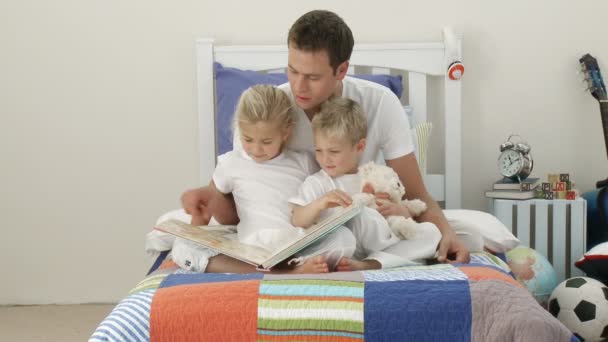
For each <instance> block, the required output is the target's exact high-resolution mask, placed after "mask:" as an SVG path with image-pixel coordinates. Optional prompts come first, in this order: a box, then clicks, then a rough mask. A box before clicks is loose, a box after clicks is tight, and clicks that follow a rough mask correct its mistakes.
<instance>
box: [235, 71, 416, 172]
mask: <svg viewBox="0 0 608 342" xmlns="http://www.w3.org/2000/svg"><path fill="white" fill-rule="evenodd" d="M279 89H281V90H283V91H284V92H285V93H287V95H289V97H290V98H291V99H292V101H293V94H292V92H291V88H290V87H289V83H285V84H282V85H280V86H279ZM342 97H345V98H349V99H352V100H355V101H357V103H359V105H360V106H361V107H362V108H363V113H364V114H365V115H366V117H367V144H366V146H365V151H364V152H363V155H362V156H361V158H360V160H359V165H362V164H365V163H367V162H370V161H375V160H376V159H377V157H378V153H379V152H380V151H382V155H383V156H384V159H386V160H391V159H396V158H399V157H403V156H405V155H407V154H409V153H411V152H414V143H413V140H412V136H411V134H410V124H409V121H408V119H407V116H406V114H405V111H404V110H403V106H402V105H401V103H400V102H399V99H398V98H397V96H395V94H393V92H391V91H390V89H388V88H387V87H385V86H383V85H380V84H377V83H374V82H371V81H367V80H361V79H358V78H353V77H348V76H347V77H345V78H344V79H343V80H342ZM296 111H297V113H298V120H297V122H296V125H295V128H294V131H293V133H292V136H291V138H290V140H289V142H288V144H287V146H288V147H289V148H290V149H292V150H295V151H306V152H308V153H310V154H311V155H314V151H315V148H314V140H313V134H312V127H311V123H310V120H309V119H308V116H306V113H304V111H303V110H302V109H301V108H298V107H296ZM238 134H239V133H238V130H235V132H234V139H233V145H234V149H235V150H242V147H241V141H240V139H239V135H238Z"/></svg>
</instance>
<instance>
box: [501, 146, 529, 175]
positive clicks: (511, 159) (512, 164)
mask: <svg viewBox="0 0 608 342" xmlns="http://www.w3.org/2000/svg"><path fill="white" fill-rule="evenodd" d="M523 165H524V159H523V157H522V155H521V153H519V152H517V151H514V150H505V151H503V152H502V153H501V154H500V156H499V157H498V170H499V171H500V173H501V174H502V175H503V176H505V177H513V176H515V175H517V174H518V173H519V172H520V171H521V169H522V168H523Z"/></svg>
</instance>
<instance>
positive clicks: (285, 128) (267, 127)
mask: <svg viewBox="0 0 608 342" xmlns="http://www.w3.org/2000/svg"><path fill="white" fill-rule="evenodd" d="M296 118H297V117H296V114H295V112H294V110H293V108H292V103H291V101H290V99H289V97H288V96H287V95H286V94H285V93H284V92H283V91H281V90H280V89H278V88H276V87H273V86H270V85H256V86H253V87H252V88H250V89H248V90H246V91H245V92H244V93H243V94H242V95H241V98H240V100H239V103H238V105H237V109H236V113H235V120H234V123H235V130H237V132H238V136H239V138H240V143H241V146H242V149H235V150H233V151H231V152H228V153H226V154H223V155H221V156H219V157H218V163H217V166H216V169H215V171H214V173H213V184H214V185H215V189H216V190H217V191H219V192H221V193H223V194H228V193H232V195H233V197H234V202H235V205H236V211H237V214H238V216H239V218H240V222H239V224H238V225H237V237H238V239H239V241H240V242H243V243H247V244H250V245H255V246H259V247H262V248H264V249H267V250H270V251H273V250H274V249H275V248H277V246H281V245H282V244H284V243H285V242H287V241H289V240H291V239H294V238H296V237H298V236H301V235H302V234H304V231H303V230H302V229H301V228H296V227H294V226H292V225H291V208H290V207H289V204H288V199H289V198H290V197H291V196H294V195H295V194H297V192H298V188H299V186H300V185H301V184H302V182H303V181H304V179H305V178H306V177H307V176H308V175H310V174H312V173H314V172H316V171H317V170H318V167H317V165H316V164H315V162H314V160H313V159H312V157H311V156H310V155H309V154H307V153H298V152H295V151H291V150H288V149H285V148H284V145H285V143H286V142H287V141H288V139H289V137H290V135H291V132H292V130H293V127H294V124H295V120H296ZM354 249H355V238H354V236H353V235H352V233H350V231H349V230H348V229H346V228H345V227H342V228H339V229H338V230H336V231H335V232H334V233H332V234H331V235H329V236H328V237H326V238H324V239H322V240H321V241H319V242H317V243H316V244H314V245H312V246H310V247H308V248H306V249H305V250H303V251H302V252H301V253H300V254H299V255H298V256H299V258H298V260H299V263H298V265H297V266H296V267H295V268H290V269H286V270H277V271H278V272H296V273H320V272H327V271H328V270H329V269H330V268H333V267H335V265H336V264H337V263H338V262H339V259H340V258H341V257H342V256H346V257H350V256H352V254H353V252H354ZM215 255H217V253H216V252H214V251H212V250H209V249H207V248H204V247H202V246H200V245H197V244H194V243H192V242H188V241H186V240H184V239H176V241H175V243H174V245H173V250H172V256H173V260H174V261H175V262H176V263H177V264H178V265H179V266H180V267H182V268H185V269H189V270H191V271H197V272H203V271H205V269H206V267H207V262H208V259H209V258H210V257H213V256H215ZM332 257H333V260H329V259H332ZM328 262H329V263H330V264H329V265H328ZM246 270H247V269H245V271H246ZM249 271H251V272H254V271H255V268H254V267H253V266H251V267H250V269H249Z"/></svg>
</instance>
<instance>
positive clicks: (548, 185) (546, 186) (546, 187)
mask: <svg viewBox="0 0 608 342" xmlns="http://www.w3.org/2000/svg"><path fill="white" fill-rule="evenodd" d="M542 189H543V191H551V183H548V182H543V185H542Z"/></svg>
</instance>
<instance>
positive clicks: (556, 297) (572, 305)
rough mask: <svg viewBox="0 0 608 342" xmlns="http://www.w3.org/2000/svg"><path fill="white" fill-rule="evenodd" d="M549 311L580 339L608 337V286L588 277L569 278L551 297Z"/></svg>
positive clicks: (597, 339)
mask: <svg viewBox="0 0 608 342" xmlns="http://www.w3.org/2000/svg"><path fill="white" fill-rule="evenodd" d="M549 312H551V314H552V315H553V316H555V317H557V319H558V320H560V322H562V323H563V324H564V325H565V326H566V327H568V329H570V331H572V332H573V333H574V334H575V335H576V336H578V337H579V339H580V340H581V341H601V340H603V339H605V338H608V287H606V286H604V284H602V283H601V282H599V281H597V280H595V279H591V278H586V277H576V278H570V279H567V280H565V281H563V282H562V283H561V284H559V285H557V287H556V288H555V290H554V291H553V293H551V297H549Z"/></svg>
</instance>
